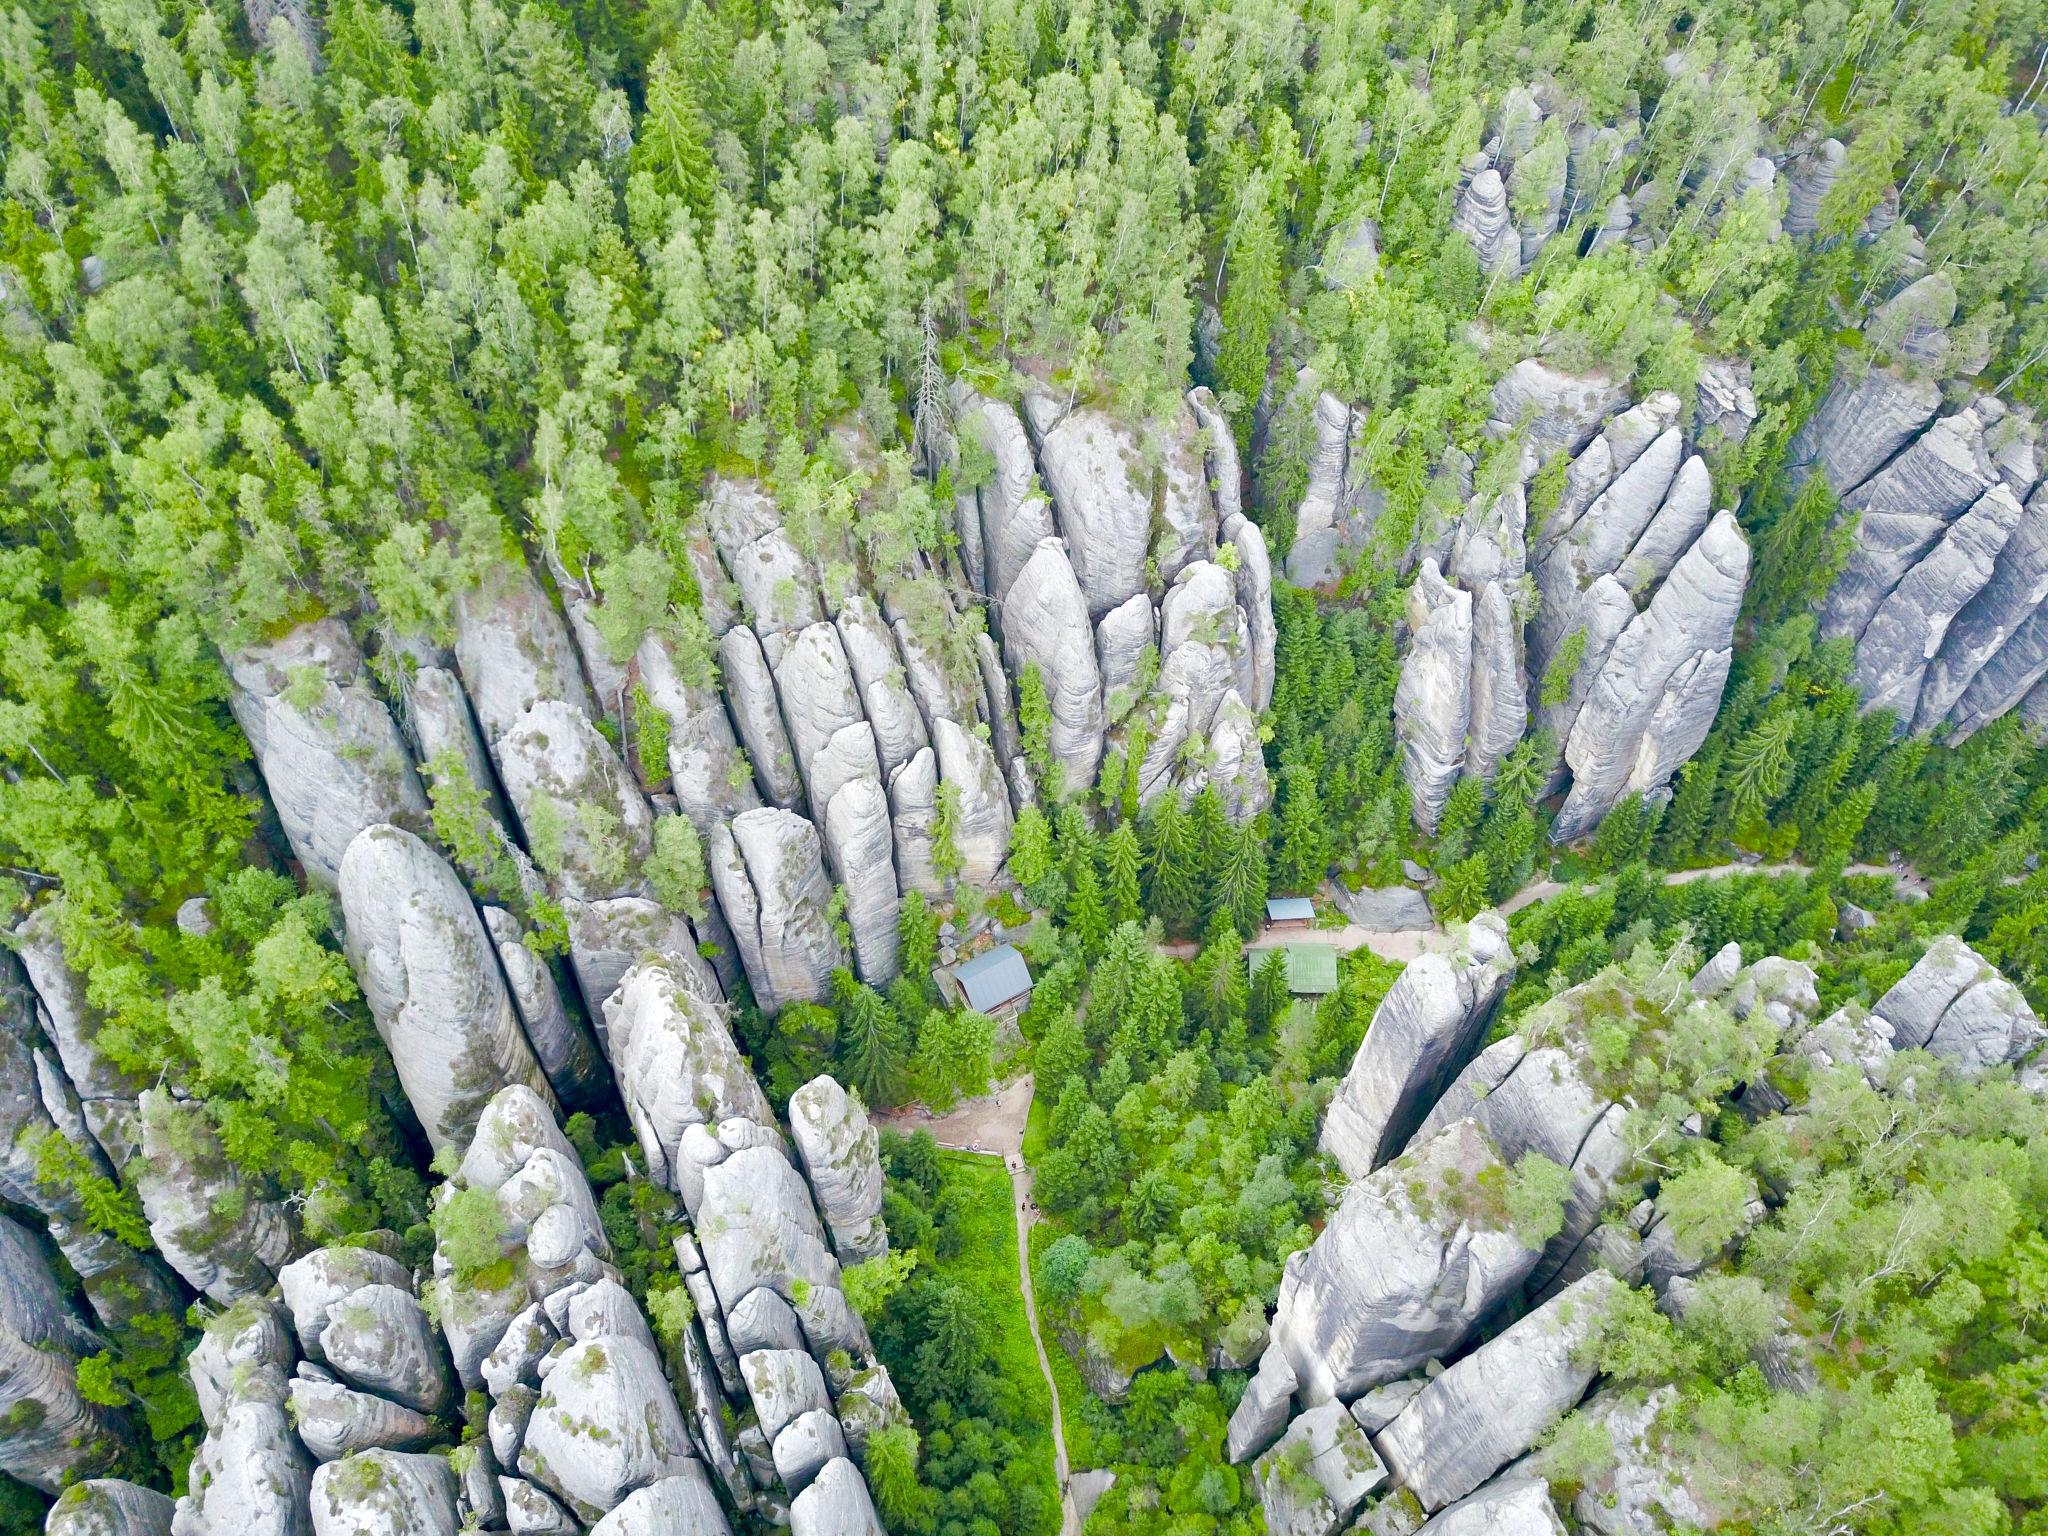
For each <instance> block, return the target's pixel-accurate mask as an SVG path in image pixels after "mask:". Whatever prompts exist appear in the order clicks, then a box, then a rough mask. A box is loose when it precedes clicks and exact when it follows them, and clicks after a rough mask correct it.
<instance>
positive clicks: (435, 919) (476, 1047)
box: [341, 825, 552, 1149]
mask: <svg viewBox="0 0 2048 1536" xmlns="http://www.w3.org/2000/svg"><path fill="white" fill-rule="evenodd" d="M341 908H342V916H343V919H344V921H345V923H346V925H347V938H348V952H349V958H350V960H351V961H352V962H353V963H354V966H355V971H356V975H357V977H358V978H359V979H360V980H361V982H362V984H363V996H364V998H365V1000H366V1001H367V1002H368V1003H369V1005H370V1013H371V1016H372V1017H373V1018H374V1019H375V1020H376V1022H377V1033H378V1034H380V1035H381V1036H383V1038H384V1044H385V1047H386V1049H388V1050H389V1051H390V1052H391V1060H392V1064H393V1065H394V1066H395V1067H396V1068H397V1069H398V1080H399V1083H400V1085H401V1086H402V1087H403V1088H404V1089H405V1095H406V1098H407V1099H408V1100H409V1101H410V1103H411V1104H412V1108H413V1113H414V1114H416V1115H418V1116H419V1121H420V1126H421V1128H422V1129H423V1130H425V1132H426V1133H427V1139H428V1140H429V1141H430V1142H431V1143H432V1144H433V1145H434V1146H435V1147H436V1148H437V1149H438V1148H440V1147H444V1146H447V1145H449V1144H451V1143H453V1144H456V1145H461V1144H462V1143H463V1142H464V1141H466V1140H467V1139H468V1137H469V1134H470V1132H471V1130H472V1129H473V1128H474V1127H475V1125H476V1121H477V1117H478V1115H480V1114H481V1113H482V1112H483V1107H484V1105H485V1104H486V1103H488V1102H489V1100H490V1097H491V1095H492V1094H494V1093H496V1092H497V1091H498V1090H499V1089H501V1088H504V1087H506V1086H507V1085H509V1084H513V1083H519V1084H523V1085H525V1086H526V1087H529V1088H531V1089H533V1090H534V1092H536V1093H537V1094H539V1095H540V1096H541V1097H542V1098H543V1099H545V1100H550V1101H551V1099H552V1094H551V1092H550V1090H549V1088H548V1082H547V1077H546V1075H545V1074H544V1073H543V1072H542V1071H541V1068H540V1064H539V1062H537V1061H536V1060H535V1059H534V1056H533V1050H532V1047H531V1046H529V1045H528V1043H527V1040H526V1036H525V1034H524V1032H523V1031H522V1030H521V1028H520V1024H519V1016H518V1014H517V1013H516V1012H515V1011H514V1010H513V1007H512V998H511V994H510V993H509V992H508V991H507V990H506V987H505V981H504V977H503V975H502V974H501V973H500V971H499V969H498V957H497V948H496V946H495V945H494V944H492V942H491V938H490V935H489V933H488V932H486V931H485V928H484V925H483V922H482V920H481V919H479V918H478V917H477V914H476V908H475V907H473V906H472V905H471V904H470V900H469V895H468V893H467V892H465V891H464V890H463V888H462V882H461V881H460V880H458V879H457V878H456V876H455V871H454V870H452V869H450V868H449V867H448V865H447V863H446V862H445V861H444V860H443V859H442V858H441V857H440V855H438V854H436V853H435V852H434V851H433V849H431V848H429V847H428V846H427V845H426V844H425V843H423V842H421V841H420V840H419V839H418V838H417V837H414V836H413V835H412V834H411V833H410V832H407V831H405V830H404V829H403V828H400V827H394V826H389V825H379V826H374V827H366V828H364V829H363V830H362V831H361V832H359V833H358V834H357V835H356V839H355V841H354V842H352V843H350V844H349V848H348V852H347V854H346V855H344V857H343V859H342V865H341Z"/></svg>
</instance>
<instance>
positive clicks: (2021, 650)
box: [1912, 490, 2048, 737]
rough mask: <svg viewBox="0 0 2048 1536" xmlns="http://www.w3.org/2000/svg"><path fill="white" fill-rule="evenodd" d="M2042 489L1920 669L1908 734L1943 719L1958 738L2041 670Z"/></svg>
mask: <svg viewBox="0 0 2048 1536" xmlns="http://www.w3.org/2000/svg"><path fill="white" fill-rule="evenodd" d="M1979 504H1980V505H1982V503H1981V502H1980V503H1979ZM2044 599H2048V490H2037V491H2035V492H2034V494H2033V495H2032V496H2031V497H2030V498H2028V501H2027V504H2026V509H2025V511H2024V512H2023V513H2022V515H2021V517H2020V520H2019V522H2018V524H2017V525H2016V526H2015V527H2014V529H2013V531H2012V534H2011V536H2010V537H2009V538H2007V540H2006V541H2005V546H2004V548H2003V549H2001V550H2000V551H1999V554H1998V557H1997V559H1995V560H1994V561H1993V562H1992V568H1991V576H1990V579H1989V580H1988V581H1986V582H1985V583H1984V585H1983V587H1982V588H1981V589H1980V590H1979V591H1978V593H1977V595H1976V596H1975V597H1973V598H1971V599H1970V600H1969V602H1967V603H1966V604H1964V605H1963V607H1962V609H1961V611H1960V612H1958V613H1957V614H1956V616H1955V619H1954V621H1953V622H1952V623H1951V624H1950V625H1949V627H1948V631H1947V633H1946V634H1945V635H1944V636H1943V637H1942V638H1941V649H1940V651H1939V652H1938V653H1937V654H1936V655H1935V657H1934V659H1933V660H1932V661H1931V662H1929V663H1928V665H1927V673H1926V678H1925V680H1924V682H1923V683H1922V685H1921V689H1920V702H1919V705H1918V707H1917V709H1916V710H1915V711H1914V714H1913V718H1912V727H1913V730H1914V731H1915V732H1926V731H1931V730H1933V729H1934V727H1935V726H1937V725H1938V724H1940V723H1941V722H1942V721H1943V720H1944V719H1946V720H1950V721H1952V722H1953V723H1954V725H1955V731H1954V733H1953V734H1954V735H1955V736H1956V737H1966V736H1968V735H1970V734H1971V733H1972V732H1974V731H1975V730H1976V728H1977V727H1978V726H1980V725H1982V724H1984V723H1985V722H1986V721H1989V720H1992V719H1995V718H1996V717H1997V716H1999V715H2001V714H2003V713H2004V712H2005V711H2006V710H2008V709H2010V708H2012V707H2013V706H2014V705H2015V704H2017V703H2018V702H2019V700H2020V699H2021V698H2022V697H2024V696H2025V694H2026V692H2027V690H2028V689H2029V688H2031V687H2032V686H2033V685H2034V684H2035V683H2036V682H2038V681H2039V680H2040V677H2041V675H2042V674H2043V673H2044V672H2048V644H2043V643H2042V639H2041V638H2040V637H2043V636H2048V618H2044V617H2043V616H2042V615H2041V614H2040V608H2041V604H2042V601H2043V600H2044Z"/></svg>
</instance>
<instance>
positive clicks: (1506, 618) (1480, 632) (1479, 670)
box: [1465, 581, 1529, 781]
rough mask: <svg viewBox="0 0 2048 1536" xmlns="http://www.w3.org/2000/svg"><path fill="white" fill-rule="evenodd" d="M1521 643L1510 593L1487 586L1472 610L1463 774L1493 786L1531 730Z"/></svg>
mask: <svg viewBox="0 0 2048 1536" xmlns="http://www.w3.org/2000/svg"><path fill="white" fill-rule="evenodd" d="M1521 638H1522V634H1521V625H1520V623H1519V622H1517V620H1516V618H1515V613H1514V609H1513V607H1512V606H1511V605H1510V603H1509V600H1508V595H1507V591H1506V589H1505V588H1503V587H1502V586H1501V584H1500V583H1499V582H1497V581H1489V582H1487V583H1486V584H1485V585H1484V586H1482V587H1480V589H1479V597H1478V600H1477V601H1476V602H1475V603H1473V605H1472V685H1471V695H1470V696H1471V706H1472V718H1471V722H1470V724H1469V726H1468V728H1467V731H1466V739H1465V771H1466V772H1467V773H1472V774H1477V775H1478V776H1479V777H1480V778H1482V779H1486V780H1489V781H1490V780H1491V779H1492V778H1493V775H1494V773H1495V771H1496V770H1498V769H1499V767H1500V764H1501V759H1502V758H1504V757H1506V756H1507V755H1508V753H1509V752H1511V751H1512V750H1514V746H1515V743H1516V742H1518V741H1520V740H1521V739H1522V733H1523V732H1524V731H1525V730H1527V729H1528V726H1529V696H1528V691H1527V689H1526V687H1525V686H1524V684H1523V681H1522V644H1521Z"/></svg>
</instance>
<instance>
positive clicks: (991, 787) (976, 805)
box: [932, 718, 1012, 888]
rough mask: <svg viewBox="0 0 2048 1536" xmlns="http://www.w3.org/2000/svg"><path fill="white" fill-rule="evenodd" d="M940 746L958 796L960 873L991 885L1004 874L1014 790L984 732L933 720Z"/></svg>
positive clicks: (944, 776) (945, 776)
mask: <svg viewBox="0 0 2048 1536" xmlns="http://www.w3.org/2000/svg"><path fill="white" fill-rule="evenodd" d="M932 736H933V739H934V741H935V742H936V743H937V745H938V767H939V783H940V785H941V786H942V787H949V789H948V793H950V794H954V795H957V797H958V799H957V803H956V805H955V815H954V825H953V851H954V852H955V854H957V855H958V857H959V860H960V873H959V876H958V878H959V879H960V880H963V881H965V882H966V883H967V884H969V885H972V886H976V887H981V888H986V887H987V886H988V885H989V884H990V883H991V882H992V881H994V880H995V878H996V877H997V875H998V874H1000V873H1001V871H1002V867H1003V860H1004V859H1005V858H1006V857H1007V856H1008V854H1009V849H1010V827H1011V821H1012V818H1011V815H1010V794H1009V790H1008V789H1007V788H1006V787H1005V786H1004V784H1003V774H1002V769H1001V768H1000V767H998V766H997V763H996V757H995V753H993V752H992V751H990V750H989V746H988V743H987V742H985V741H983V740H982V739H981V738H980V737H979V736H974V735H971V734H969V733H968V732H967V731H964V730H962V729H961V728H960V727H959V726H957V725H955V724H954V723H953V722H952V721H950V720H947V719H943V718H941V719H939V720H937V721H935V722H933V730H932Z"/></svg>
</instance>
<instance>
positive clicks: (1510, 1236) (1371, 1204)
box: [1239, 1120, 1538, 1450]
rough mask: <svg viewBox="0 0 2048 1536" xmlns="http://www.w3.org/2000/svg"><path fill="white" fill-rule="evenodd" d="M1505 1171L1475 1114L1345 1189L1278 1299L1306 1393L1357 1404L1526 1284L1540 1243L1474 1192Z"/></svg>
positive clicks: (1452, 1341) (1455, 1341) (1282, 1346)
mask: <svg viewBox="0 0 2048 1536" xmlns="http://www.w3.org/2000/svg"><path fill="white" fill-rule="evenodd" d="M1503 1176H1504V1165H1503V1163H1502V1160H1501V1158H1500V1156H1499V1154H1498V1152H1497V1150H1496V1149H1495V1147H1494V1146H1493V1143H1492V1142H1491V1140H1490V1139H1489V1138H1488V1137H1487V1136H1486V1134H1485V1132H1483V1131H1481V1130H1480V1129H1479V1127H1478V1126H1476V1125H1474V1124H1473V1123H1472V1122H1470V1121H1469V1120H1467V1121H1460V1122H1459V1123H1457V1124H1456V1125H1453V1126H1451V1127H1449V1128H1448V1129H1446V1130H1445V1131H1444V1132H1442V1133H1441V1134H1440V1135H1438V1136H1436V1137H1434V1138H1432V1139H1431V1140H1429V1141H1427V1142H1421V1143H1419V1144H1417V1145H1415V1146H1413V1147H1411V1148H1410V1149H1409V1150H1408V1151H1407V1152H1405V1153H1404V1154H1403V1155H1402V1156H1400V1157H1398V1158H1396V1159H1395V1160H1394V1161H1393V1162H1391V1163H1389V1164H1387V1165H1386V1166H1385V1167H1384V1168H1381V1169H1380V1170H1379V1171H1377V1172H1375V1173H1372V1174H1369V1175H1368V1176H1366V1177H1365V1178H1362V1179H1359V1180H1357V1181H1355V1182H1354V1183H1353V1184H1352V1185H1351V1186H1350V1187H1349V1188H1348V1189H1346V1190H1345V1192H1344V1197H1343V1200H1342V1202H1341V1203H1340V1204H1339V1206H1338V1207H1337V1209H1336V1211H1335V1212H1333V1213H1332V1214H1331V1216H1330V1219H1329V1223H1328V1225H1326V1226H1325V1227H1324V1228H1323V1231H1322V1233H1321V1235H1320V1236H1318V1237H1317V1239H1316V1240H1315V1242H1314V1243H1313V1244H1311V1245H1310V1246H1309V1247H1308V1248H1306V1249H1304V1250H1302V1251H1301V1252H1300V1253H1297V1254H1295V1255H1294V1256H1293V1257H1292V1258H1291V1259H1289V1260H1288V1262H1287V1270H1286V1273H1285V1275H1284V1276H1283V1278H1282V1279H1281V1282H1280V1294H1279V1298H1278V1300H1277V1301H1276V1302H1275V1304H1274V1308H1273V1342H1272V1344H1271V1345H1270V1346H1269V1355H1270V1354H1271V1352H1273V1351H1277V1352H1278V1353H1279V1355H1280V1357H1281V1359H1282V1361H1283V1362H1285V1364H1286V1365H1287V1366H1288V1367H1289V1368H1291V1370H1292V1373H1293V1375H1294V1378H1295V1380H1296V1382H1297V1383H1298V1385H1297V1387H1296V1388H1295V1390H1296V1391H1298V1392H1299V1394H1300V1395H1301V1397H1302V1399H1303V1400H1304V1401H1305V1402H1307V1403H1309V1404H1311V1405H1313V1404H1315V1403H1320V1402H1327V1401H1329V1400H1330V1399H1332V1398H1336V1399H1339V1400H1344V1401H1348V1400H1350V1399H1351V1398H1354V1397H1357V1396H1358V1395H1359V1394H1360V1393H1362V1392H1364V1391H1366V1390H1367V1389H1368V1388H1371V1387H1376V1386H1378V1385H1380V1384H1381V1383H1382V1382H1388V1381H1393V1380H1396V1379H1398V1378H1399V1377H1402V1376H1405V1375H1407V1374H1408V1373H1409V1372H1410V1371H1412V1370H1414V1369H1415V1368H1416V1367H1417V1366H1419V1365H1421V1364H1422V1363H1423V1362H1424V1361H1426V1360H1433V1359H1439V1358H1442V1357H1443V1356H1444V1355H1446V1354H1447V1353H1449V1352H1450V1351H1451V1350H1453V1349H1455V1348H1456V1347H1457V1346H1458V1345H1459V1344H1461V1343H1462V1342H1464V1341H1465V1340H1466V1339H1467V1338H1468V1337H1469V1336H1470V1335H1471V1333H1472V1332H1473V1330H1474V1329H1476V1328H1477V1327H1478V1325H1479V1323H1480V1321H1481V1320H1482V1319H1483V1318H1484V1317H1485V1316H1486V1315H1487V1314H1488V1313H1490V1312H1491V1311H1492V1310H1493V1308H1494V1307H1495V1306H1497V1305H1498V1304H1499V1303H1500V1302H1501V1301H1502V1300H1504V1299H1505V1298H1506V1297H1507V1296H1509V1295H1511V1294H1513V1292H1514V1291H1515V1290H1516V1289H1517V1288H1519V1287H1520V1285H1521V1284H1522V1282H1523V1280H1524V1279H1526V1278H1527V1276H1528V1274H1529V1272H1530V1271H1531V1270H1532V1269H1533V1268H1534V1267H1535V1264H1536V1260H1537V1257H1538V1255H1537V1251H1536V1250H1535V1249H1534V1248H1531V1247H1528V1246H1526V1245H1525V1244H1524V1243H1523V1242H1522V1241H1521V1240H1520V1239H1519V1238H1518V1237H1517V1236H1516V1235H1515V1234H1514V1232H1513V1231H1512V1230H1511V1229H1510V1228H1509V1226H1508V1223H1507V1222H1506V1220H1505V1218H1504V1217H1503V1216H1502V1215H1501V1214H1500V1213H1499V1212H1498V1211H1496V1210H1494V1209H1492V1208H1491V1207H1489V1206H1488V1204H1487V1202H1485V1201H1484V1200H1483V1199H1479V1198H1476V1197H1477V1194H1478V1191H1480V1190H1481V1189H1482V1188H1483V1187H1484V1184H1485V1183H1486V1182H1488V1181H1491V1180H1494V1179H1498V1178H1501V1177H1503ZM1460 1191H1464V1192H1468V1193H1460ZM1265 1369H1266V1368H1265V1365H1264V1363H1263V1362H1262V1364H1261V1373H1262V1374H1264V1373H1265ZM1247 1400H1248V1401H1249V1400H1250V1399H1249V1394H1248V1395H1247ZM1239 1411H1240V1412H1243V1411H1244V1410H1243V1406H1242V1405H1240V1409H1239ZM1260 1448H1261V1447H1259V1446H1256V1445H1254V1446H1253V1447H1252V1449H1254V1450H1257V1449H1260Z"/></svg>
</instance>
